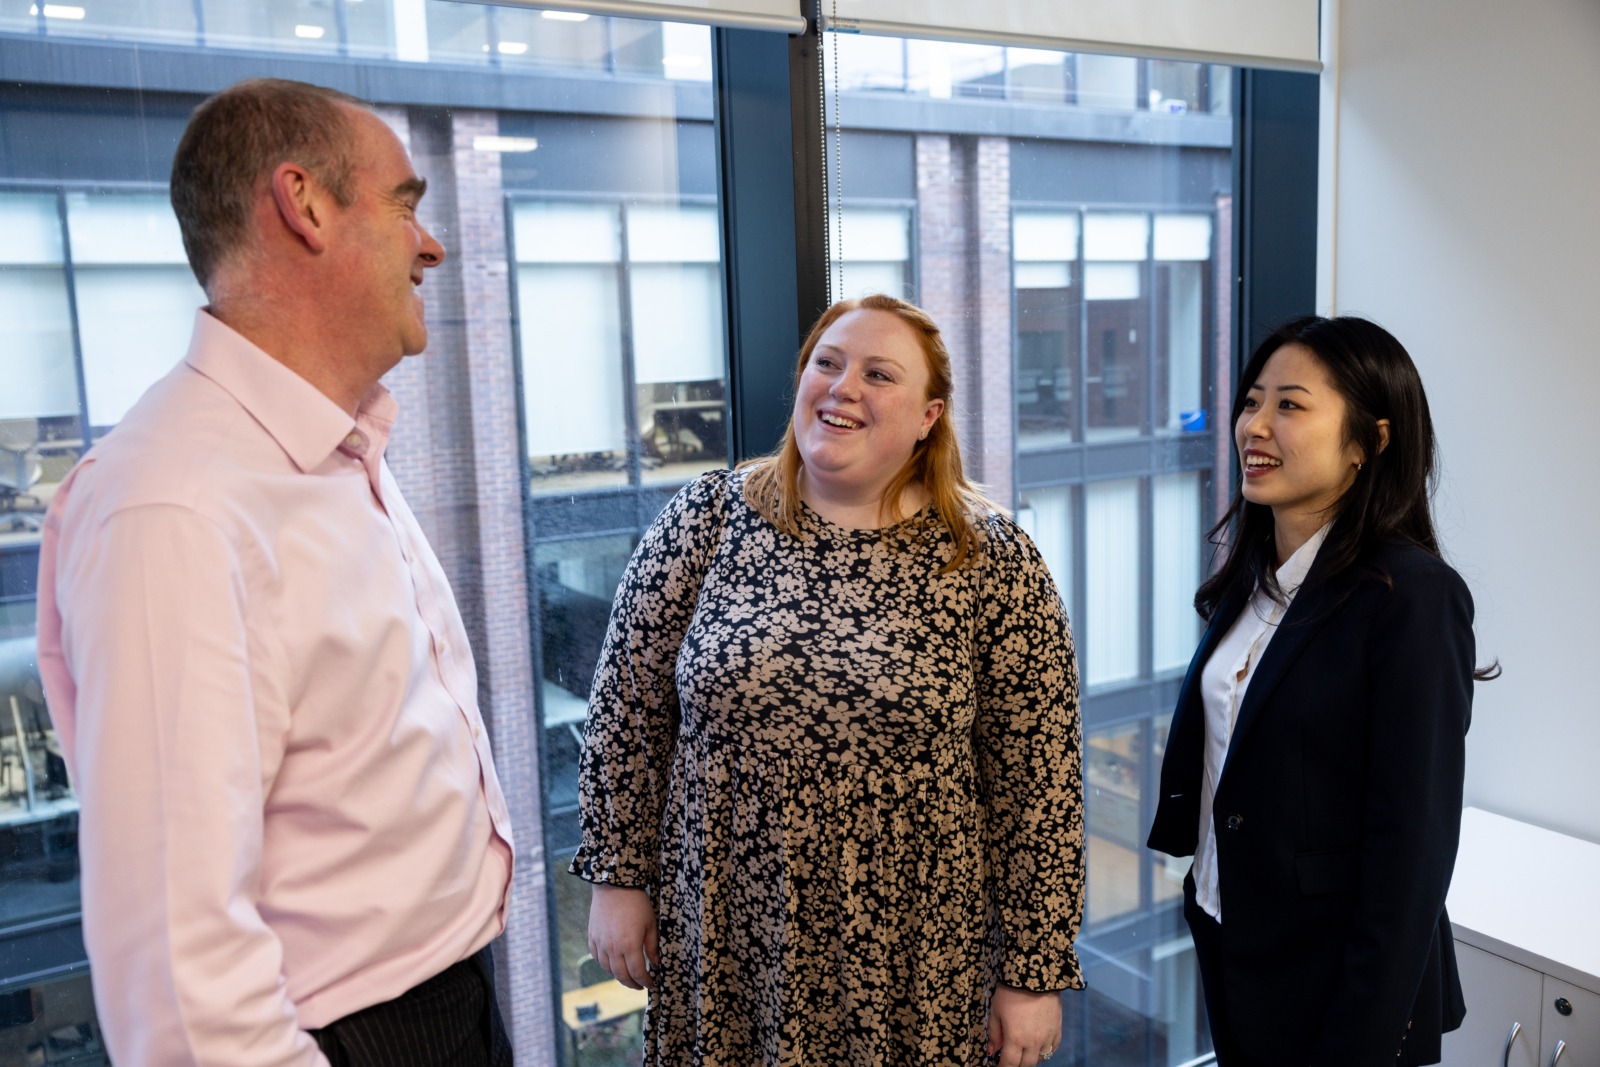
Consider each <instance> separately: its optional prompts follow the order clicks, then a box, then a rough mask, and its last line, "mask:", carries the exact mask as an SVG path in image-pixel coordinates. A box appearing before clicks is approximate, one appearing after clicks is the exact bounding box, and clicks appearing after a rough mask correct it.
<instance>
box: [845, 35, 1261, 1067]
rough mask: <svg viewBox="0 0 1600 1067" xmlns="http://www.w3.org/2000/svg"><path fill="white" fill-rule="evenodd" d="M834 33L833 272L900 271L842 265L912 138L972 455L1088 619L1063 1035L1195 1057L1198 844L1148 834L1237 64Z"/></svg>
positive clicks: (915, 252) (1189, 621) (1200, 418)
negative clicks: (1191, 877) (1153, 840)
mask: <svg viewBox="0 0 1600 1067" xmlns="http://www.w3.org/2000/svg"><path fill="white" fill-rule="evenodd" d="M828 47H829V51H828V53H827V55H826V57H825V67H824V69H825V71H826V74H827V77H828V79H829V82H830V94H831V93H832V90H833V89H835V88H836V89H837V90H838V95H837V97H835V96H833V95H830V97H829V122H830V124H835V125H837V127H839V132H838V133H835V132H834V131H833V129H831V128H830V130H829V133H828V137H827V138H826V143H827V145H828V147H829V149H830V152H831V155H830V159H829V180H830V182H832V183H833V187H832V188H831V190H830V196H831V197H832V198H833V203H834V204H835V205H836V215H835V218H834V220H833V222H832V223H831V224H830V228H829V237H830V240H831V242H832V250H833V253H834V255H835V257H836V259H837V260H839V261H841V262H839V263H836V265H835V275H834V291H835V293H843V294H844V295H857V293H858V292H861V291H866V290H869V289H876V290H878V291H885V292H889V291H894V290H892V289H891V288H890V285H889V284H887V283H888V281H889V276H888V275H887V274H886V275H885V278H884V280H883V281H880V280H878V279H877V277H876V276H874V275H870V274H869V272H868V271H866V270H863V269H860V268H858V267H857V266H856V264H857V261H858V260H859V259H862V258H865V257H863V256H862V253H861V252H860V248H861V247H862V246H863V245H868V246H871V245H872V244H873V242H871V241H869V240H867V239H866V238H865V233H864V231H866V230H867V227H866V226H865V225H864V222H865V221H866V220H867V219H870V218H872V217H873V216H871V215H868V214H867V213H866V211H865V210H864V209H865V207H866V204H868V203H870V199H871V196H872V195H873V194H874V193H876V192H877V188H878V186H880V185H881V184H882V183H883V182H884V181H885V180H886V179H885V175H886V174H888V173H889V172H890V171H891V170H892V168H891V167H890V165H889V161H890V160H891V159H899V160H902V161H903V162H902V163H901V164H900V165H901V166H902V167H903V168H904V169H905V170H906V175H905V182H904V184H905V187H907V188H910V189H914V190H915V197H916V198H915V200H914V201H913V202H912V203H911V204H910V205H909V207H908V210H909V212H910V214H911V216H912V222H911V226H910V228H909V232H910V233H911V234H913V235H914V240H913V241H912V242H911V258H912V260H913V262H912V263H911V264H910V266H909V269H908V270H907V272H906V274H907V276H908V277H909V278H910V279H911V280H912V282H913V291H914V292H915V294H916V297H915V299H917V300H918V301H919V302H920V303H921V304H922V305H923V306H924V307H926V308H927V309H928V310H929V311H930V313H932V314H933V315H934V317H935V318H936V319H937V320H938V321H939V322H940V324H941V326H942V327H943V329H944V332H945V335H946V339H947V342H948V343H949V346H950V350H951V355H952V359H953V361H954V363H955V368H954V369H955V373H956V385H957V396H956V404H955V412H954V415H955V418H956V420H957V423H958V426H959V428H960V430H961V440H962V448H963V454H964V456H965V458H966V462H967V466H968V471H969V474H971V475H972V476H974V477H975V478H976V479H977V480H979V481H980V482H982V483H984V484H985V485H986V486H987V488H988V491H989V493H990V494H991V496H992V497H993V499H994V500H995V501H996V503H998V504H1000V505H1002V506H1003V507H1006V508H1012V509H1015V513H1016V515H1017V519H1018V521H1019V522H1020V523H1021V524H1022V526H1023V527H1024V529H1026V530H1027V531H1028V533H1029V534H1030V536H1031V537H1032V538H1033V540H1034V542H1035V543H1036V544H1037V545H1038V547H1039V550H1040V552H1041V554H1042V555H1043V556H1044V559H1045V562H1046V564H1047V565H1048V567H1049V568H1050V571H1051V573H1052V574H1053V575H1054V577H1055V579H1056V584H1057V586H1058V588H1059V589H1060V591H1061V596H1062V600H1063V602H1064V603H1065V605H1066V607H1067V611H1068V614H1069V616H1070V617H1071V619H1072V623H1073V630H1074V634H1075V637H1076V639H1077V645H1078V653H1079V668H1080V672H1081V682H1082V686H1083V716H1084V724H1085V778H1086V787H1087V790H1088V832H1089V895H1088V904H1087V913H1086V915H1085V921H1084V926H1083V932H1082V937H1081V939H1080V942H1079V950H1080V956H1081V959H1082V961H1083V963H1084V964H1085V967H1086V969H1087V975H1088V980H1089V989H1088V991H1087V992H1086V993H1081V994H1080V993H1068V994H1066V995H1065V997H1064V1005H1065V1008H1066V1013H1067V1020H1068V1026H1067V1030H1068V1033H1067V1035H1066V1036H1065V1038H1064V1039H1063V1041H1062V1045H1061V1050H1060V1051H1059V1052H1058V1053H1057V1054H1056V1056H1055V1057H1054V1058H1053V1059H1052V1062H1055V1063H1093V1064H1099V1063H1118V1064H1123V1063H1126V1064H1141V1065H1150V1067H1156V1065H1162V1067H1168V1065H1176V1064H1181V1063H1184V1062H1186V1061H1187V1060H1189V1059H1192V1058H1194V1057H1195V1056H1197V1055H1199V1054H1202V1053H1204V1052H1205V1051H1207V1050H1208V1049H1209V1047H1210V1046H1209V1040H1208V1038H1207V1035H1206V1028H1205V1022H1204V1015H1203V1009H1202V1004H1201V1001H1200V998H1199V986H1198V981H1197V977H1196V974H1195V962H1194V953H1193V946H1192V944H1191V942H1190V941H1189V938H1188V930H1187V927H1186V925H1185V924H1184V922H1183V920H1182V916H1181V911H1180V905H1181V898H1182V886H1183V876H1184V874H1185V873H1186V871H1187V863H1176V862H1173V861H1170V860H1168V859H1167V858H1166V857H1163V856H1159V855H1156V854H1153V853H1151V852H1149V851H1148V850H1146V849H1145V848H1144V844H1143V842H1144V832H1145V830H1146V828H1147V827H1148V826H1149V822H1150V818H1151V816H1152V814H1153V812H1154V800H1155V798H1154V783H1155V780H1156V776H1157V775H1158V774H1159V771H1160V763H1161V756H1162V752H1163V750H1164V745H1165V732H1166V724H1167V722H1168V721H1169V719H1170V716H1171V712H1172V706H1173V701H1174V698H1175V697H1176V689H1177V684H1178V681H1179V679H1180V676H1181V673H1182V670H1183V668H1184V667H1185V666H1186V665H1187V664H1188V661H1189V658H1190V656H1191V655H1192V654H1193V652H1194V646H1195V643H1196V641H1197V640H1198V638H1199V635H1200V628H1199V625H1198V623H1199V620H1198V618H1197V616H1196V615H1195V612H1194V608H1193V606H1192V601H1193V598H1194V592H1195V589H1196V587H1197V586H1198V585H1199V582H1200V579H1201V577H1202V574H1203V569H1204V565H1205V562H1206V561H1205V558H1204V556H1203V554H1202V531H1203V530H1204V529H1206V528H1207V527H1208V526H1209V524H1210V523H1211V521H1213V518H1214V515H1215V492H1214V488H1215V485H1214V482H1215V480H1214V477H1213V472H1214V471H1215V470H1217V469H1219V468H1218V467H1217V457H1218V452H1217V448H1218V444H1217V438H1216V434H1215V427H1216V419H1217V412H1218V410H1219V407H1218V405H1219V404H1221V405H1223V406H1225V405H1226V399H1227V398H1226V387H1225V378H1226V374H1227V367H1228V365H1229V358H1230V352H1229V349H1228V345H1227V343H1226V341H1224V342H1223V343H1222V344H1221V346H1220V347H1219V343H1218V340H1217V336H1218V325H1219V323H1226V322H1227V314H1226V308H1227V306H1228V301H1230V300H1231V295H1232V293H1231V287H1230V285H1229V279H1228V277H1227V269H1226V267H1225V266H1224V263H1225V262H1226V254H1227V249H1228V247H1229V244H1230V242H1231V228H1232V221H1231V213H1230V206H1231V190H1230V188H1229V186H1230V182H1231V161H1232V150H1231V149H1232V129H1231V121H1230V120H1229V119H1228V118H1227V117H1226V116H1227V115H1228V112H1229V111H1230V109H1231V101H1230V91H1229V90H1230V85H1231V71H1230V70H1229V69H1228V68H1225V67H1220V68H1219V67H1211V66H1206V65H1200V64H1192V63H1172V62H1164V61H1162V62H1158V61H1152V60H1140V59H1133V58H1126V57H1119V56H1091V55H1073V54H1069V53H1063V52H1049V51H1039V50H1034V49H1018V48H1002V47H996V46H979V45H958V44H945V43H940V42H933V41H915V40H899V39H894V38H887V37H865V36H850V35H839V36H838V38H837V40H834V39H833V37H832V35H830V38H829V40H828ZM835 73H837V85H836V86H835V85H833V84H832V82H833V80H834V75H835ZM852 127H854V129H852ZM974 130H981V131H985V132H982V133H973V132H970V131H974ZM869 131H870V132H869ZM864 198H865V199H864ZM838 209H842V210H838ZM840 216H842V218H841V217H840ZM885 232H887V228H885ZM876 244H877V245H879V246H887V242H885V241H883V240H881V239H880V240H879V241H877V242H876ZM894 277H895V279H896V280H898V277H899V276H898V275H896V276H894ZM1219 374H1220V375H1222V376H1223V377H1222V379H1219V377H1218V376H1219ZM1219 385H1222V386H1223V389H1222V390H1221V391H1220V392H1219V388H1218V386H1219ZM1219 398H1220V399H1219ZM1222 469H1224V470H1225V468H1222Z"/></svg>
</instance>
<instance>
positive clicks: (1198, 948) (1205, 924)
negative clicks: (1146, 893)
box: [1183, 874, 1257, 1067]
mask: <svg viewBox="0 0 1600 1067" xmlns="http://www.w3.org/2000/svg"><path fill="white" fill-rule="evenodd" d="M1183 917H1184V918H1185V919H1187V920H1189V932H1190V933H1191V934H1193V935H1194V955H1195V960H1196V962H1198V963H1199V965H1200V987H1201V988H1202V989H1204V990H1205V994H1206V1022H1207V1024H1208V1025H1209V1026H1210V1027H1211V1047H1212V1048H1214V1049H1216V1050H1217V1067H1257V1065H1256V1061H1255V1060H1252V1059H1251V1058H1250V1057H1248V1056H1246V1055H1245V1054H1244V1053H1243V1052H1241V1051H1239V1046H1238V1045H1237V1044H1236V1043H1235V1042H1234V1040H1233V1030H1232V1028H1231V1027H1230V1026H1229V1025H1228V998H1227V992H1226V989H1225V988H1224V985H1225V983H1224V982H1223V978H1222V973H1223V972H1222V966H1223V964H1222V927H1221V925H1219V924H1218V922H1217V920H1215V919H1213V918H1212V917H1211V916H1209V915H1207V914H1206V913H1205V911H1204V910H1203V909H1202V908H1201V907H1200V905H1199V903H1197V902H1196V901H1195V898H1194V875H1192V874H1191V875H1189V876H1188V877H1186V878H1185V879H1184V880H1183Z"/></svg>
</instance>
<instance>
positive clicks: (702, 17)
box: [416, 0, 806, 33]
mask: <svg viewBox="0 0 1600 1067" xmlns="http://www.w3.org/2000/svg"><path fill="white" fill-rule="evenodd" d="M416 2H420V0H416ZM471 2H473V3H492V4H493V5H494V6H497V7H530V8H536V9H538V10H541V11H544V10H551V9H554V10H560V11H581V12H585V13H587V14H591V15H618V16H621V17H622V18H630V19H650V20H653V21H657V22H697V23H700V24H702V25H706V26H733V27H736V28H739V29H747V30H777V31H779V32H781V33H804V32H806V20H805V17H804V16H803V15H801V14H800V0H563V2H559V3H550V2H549V0H541V2H538V3H532V2H529V3H523V2H519V0H471Z"/></svg>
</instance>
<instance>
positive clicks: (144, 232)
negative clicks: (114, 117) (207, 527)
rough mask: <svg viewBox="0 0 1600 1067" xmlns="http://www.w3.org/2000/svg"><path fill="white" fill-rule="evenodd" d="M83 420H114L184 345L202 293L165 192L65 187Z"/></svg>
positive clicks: (98, 423)
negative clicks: (101, 191) (79, 190)
mask: <svg viewBox="0 0 1600 1067" xmlns="http://www.w3.org/2000/svg"><path fill="white" fill-rule="evenodd" d="M67 222H68V226H69V231H70V234H71V238H72V259H73V268H74V271H75V274H76V280H77V295H78V331H79V334H80V336H81V338H82V343H83V374H84V380H85V383H86V386H87V392H88V397H89V421H90V424H91V425H93V426H95V427H96V428H97V431H98V429H99V428H100V427H109V426H114V425H115V424H116V423H118V422H120V421H121V419H122V416H123V415H125V414H127V412H128V409H129V408H131V407H132V406H133V404H134V402H135V401H137V400H138V399H139V397H140V396H142V395H143V394H144V391H145V390H146V389H148V388H149V387H150V386H151V385H152V384H154V383H155V381H156V380H157V379H158V378H160V377H161V376H162V375H164V374H166V373H167V372H168V371H169V370H171V369H172V367H173V365H174V364H175V363H176V362H177V361H178V360H179V359H181V358H182V354H183V353H184V352H185V351H187V350H188V347H189V335H190V333H191V332H192V331H193V329H194V313H195V309H196V308H198V307H200V306H201V305H203V304H204V303H205V302H206V297H205V293H204V292H203V291H202V290H201V289H200V286H199V285H198V284H196V282H195V280H194V274H193V273H191V272H190V270H189V261H188V259H187V257H186V256H185V255H184V251H183V238H182V236H181V235H180V234H179V232H178V219H177V216H175V215H174V214H173V213H172V205H171V203H170V202H169V201H168V199H167V198H166V197H165V196H131V195H121V194H107V195H96V194H89V193H69V194H67Z"/></svg>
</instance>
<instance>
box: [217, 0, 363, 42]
mask: <svg viewBox="0 0 1600 1067" xmlns="http://www.w3.org/2000/svg"><path fill="white" fill-rule="evenodd" d="M366 2H367V3H376V2H377V0H366ZM335 4H336V0H255V2H253V3H248V4H241V3H237V2H236V0H203V10H204V12H205V20H206V23H205V26H206V28H205V38H206V44H207V45H209V46H212V47H220V48H249V49H268V50H272V51H293V52H312V53H322V54H327V55H332V54H336V53H337V52H338V51H339V11H338V9H337V7H336V6H335Z"/></svg>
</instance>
